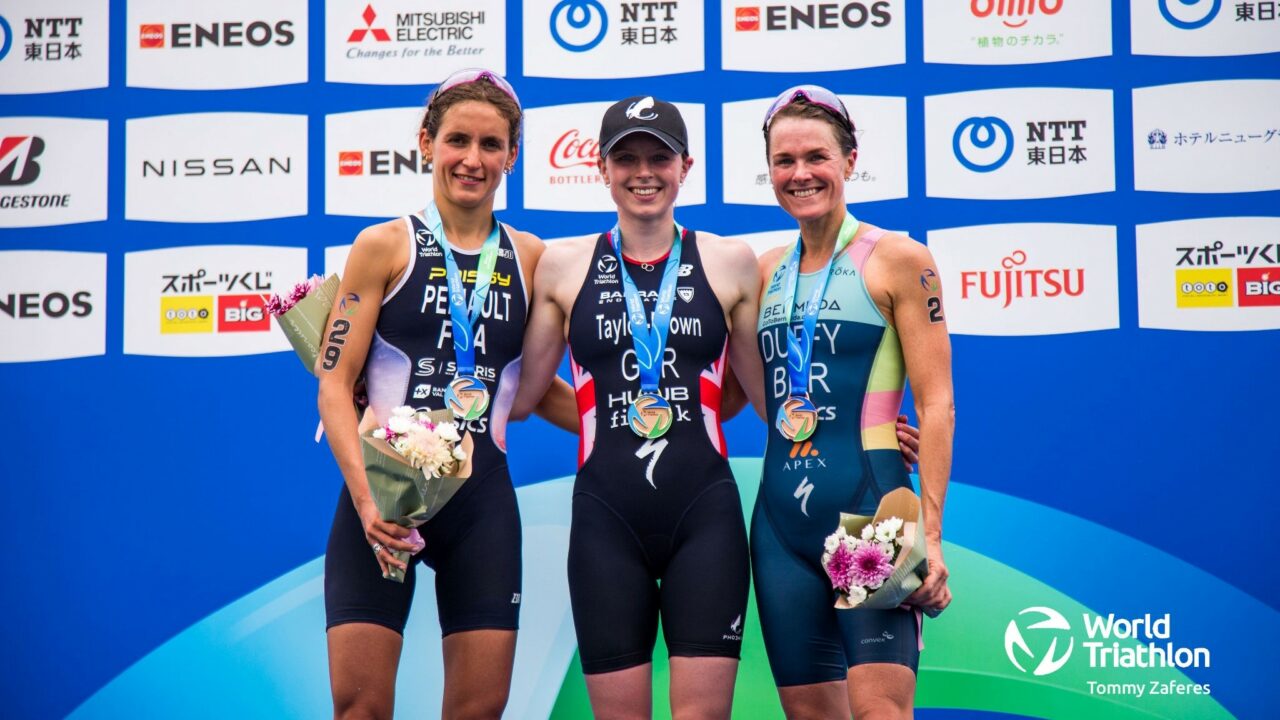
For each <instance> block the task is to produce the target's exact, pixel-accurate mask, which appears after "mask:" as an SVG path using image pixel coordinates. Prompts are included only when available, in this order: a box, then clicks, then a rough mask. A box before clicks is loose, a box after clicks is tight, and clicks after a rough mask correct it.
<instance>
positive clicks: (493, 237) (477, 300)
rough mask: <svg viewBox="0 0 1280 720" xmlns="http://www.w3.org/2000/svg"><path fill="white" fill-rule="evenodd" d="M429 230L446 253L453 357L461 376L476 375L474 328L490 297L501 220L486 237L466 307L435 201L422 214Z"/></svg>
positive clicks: (458, 276)
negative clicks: (469, 300) (469, 302)
mask: <svg viewBox="0 0 1280 720" xmlns="http://www.w3.org/2000/svg"><path fill="white" fill-rule="evenodd" d="M423 214H424V215H425V216H426V220H427V229H428V230H430V231H431V234H432V235H434V236H435V237H436V240H437V242H438V243H439V244H440V249H441V250H442V251H443V252H444V271H445V280H446V281H447V282H448V284H449V318H450V319H451V320H452V321H453V333H452V334H453V355H454V360H455V361H456V364H457V374H458V375H475V374H476V345H475V327H476V321H478V320H479V319H480V312H481V310H483V309H484V303H485V300H486V299H488V297H489V284H490V282H492V280H493V268H494V266H495V265H496V264H497V262H498V221H497V220H496V219H495V220H494V221H493V232H490V233H489V237H487V238H485V241H484V245H483V246H481V248H480V264H479V267H477V268H476V283H475V287H473V288H472V289H471V304H470V306H468V305H466V304H464V301H465V299H466V296H467V295H466V292H465V291H464V290H463V287H462V273H461V272H460V271H459V270H458V261H457V260H455V259H454V257H453V248H452V247H450V246H449V240H448V238H446V237H445V235H444V222H443V221H441V219H440V211H439V209H437V208H436V204H435V203H434V202H431V203H428V204H427V209H426V210H425V211H424V212H423Z"/></svg>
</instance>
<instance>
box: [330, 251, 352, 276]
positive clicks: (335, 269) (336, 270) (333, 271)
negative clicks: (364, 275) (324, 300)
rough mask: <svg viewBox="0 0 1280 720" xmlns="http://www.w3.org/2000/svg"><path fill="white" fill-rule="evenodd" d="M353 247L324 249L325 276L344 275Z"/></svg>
mask: <svg viewBox="0 0 1280 720" xmlns="http://www.w3.org/2000/svg"><path fill="white" fill-rule="evenodd" d="M350 254H351V245H331V246H329V247H327V248H325V249H324V276H325V277H329V276H330V275H339V276H340V275H342V273H343V271H344V270H346V268H347V256H348V255H350Z"/></svg>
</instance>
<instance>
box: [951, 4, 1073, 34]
mask: <svg viewBox="0 0 1280 720" xmlns="http://www.w3.org/2000/svg"><path fill="white" fill-rule="evenodd" d="M1064 2H1066V0H970V2H969V10H970V11H972V12H973V15H974V17H980V18H985V17H990V16H991V15H992V14H995V15H996V16H997V17H999V18H1002V20H1001V22H1002V23H1004V26H1005V27H1011V28H1020V27H1022V26H1023V25H1026V24H1027V21H1028V20H1029V19H1030V18H1031V16H1032V15H1035V14H1036V11H1037V10H1039V12H1040V14H1041V15H1056V14H1058V11H1059V10H1061V9H1062V4H1063V3H1064Z"/></svg>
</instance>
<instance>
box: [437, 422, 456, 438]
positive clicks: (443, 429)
mask: <svg viewBox="0 0 1280 720" xmlns="http://www.w3.org/2000/svg"><path fill="white" fill-rule="evenodd" d="M436 434H437V435H439V436H440V439H441V440H444V441H445V442H451V443H454V442H458V441H459V440H461V439H462V436H461V435H459V434H458V424H457V423H452V422H442V423H440V424H439V425H437V426H436Z"/></svg>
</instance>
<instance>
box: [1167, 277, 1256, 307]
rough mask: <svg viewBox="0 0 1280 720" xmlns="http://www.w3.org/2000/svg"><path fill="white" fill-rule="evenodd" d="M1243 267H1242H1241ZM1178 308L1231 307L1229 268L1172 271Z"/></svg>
mask: <svg viewBox="0 0 1280 720" xmlns="http://www.w3.org/2000/svg"><path fill="white" fill-rule="evenodd" d="M1242 269H1244V268H1242ZM1174 280H1175V282H1176V283H1177V286H1178V287H1177V292H1178V301H1177V306H1178V307H1180V308H1205V307H1231V306H1232V305H1233V304H1234V299H1233V298H1232V293H1231V268H1195V269H1190V270H1178V271H1176V272H1175V273H1174Z"/></svg>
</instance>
